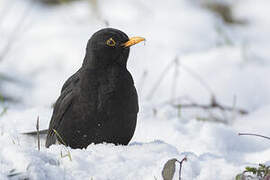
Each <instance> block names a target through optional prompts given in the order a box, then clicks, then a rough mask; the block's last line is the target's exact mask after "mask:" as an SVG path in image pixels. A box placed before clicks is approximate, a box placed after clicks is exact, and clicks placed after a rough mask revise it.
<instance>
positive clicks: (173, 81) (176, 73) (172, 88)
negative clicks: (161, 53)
mask: <svg viewBox="0 0 270 180" xmlns="http://www.w3.org/2000/svg"><path fill="white" fill-rule="evenodd" d="M174 63H175V68H174V74H173V80H172V87H171V99H172V101H171V102H172V103H173V101H174V99H175V92H177V85H178V84H177V80H178V76H179V65H180V62H179V59H178V57H175V60H174Z"/></svg>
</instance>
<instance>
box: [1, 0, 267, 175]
mask: <svg viewBox="0 0 270 180" xmlns="http://www.w3.org/2000/svg"><path fill="white" fill-rule="evenodd" d="M269 7H270V1H269V0H257V1H254V0H170V1H164V0H148V1H144V0H114V1H108V0H1V1H0V38H1V41H0V135H1V136H0V142H1V143H0V144H1V145H2V146H1V148H0V159H1V158H2V159H1V168H2V169H1V171H2V172H1V173H4V174H7V173H6V172H11V173H13V172H14V169H15V170H16V169H17V170H20V171H22V172H24V171H27V172H28V171H29V172H33V173H37V174H38V173H39V172H41V173H40V174H38V175H40V176H38V175H37V177H43V170H42V171H40V168H41V169H42V168H43V167H45V166H43V165H42V166H36V165H35V164H34V165H33V167H36V168H37V169H38V170H37V171H36V170H35V169H34V170H33V171H32V170H31V168H30V170H29V169H28V167H29V166H28V164H30V165H31V163H32V162H36V159H39V161H38V162H39V164H42V163H43V164H46V167H47V165H48V163H47V159H49V160H50V158H52V159H56V160H57V161H58V159H59V157H60V156H59V152H58V150H59V149H57V148H61V147H54V148H55V149H52V148H50V149H44V150H43V151H41V154H39V153H36V152H35V151H34V150H35V149H36V147H37V145H36V144H37V141H36V140H33V139H31V140H26V139H24V138H23V137H22V135H21V134H20V133H21V132H27V131H33V130H35V128H36V120H37V117H38V116H39V119H40V129H46V128H47V127H48V125H49V121H50V118H51V114H52V110H53V104H54V102H55V101H56V99H57V97H58V96H59V94H60V90H61V87H62V85H63V84H64V82H65V81H66V80H67V78H68V77H70V76H71V75H72V74H73V73H75V72H76V71H77V70H78V69H79V68H80V66H81V64H82V61H83V58H84V55H85V48H86V44H87V41H88V39H89V38H90V37H91V35H92V34H93V33H94V32H96V31H98V30H100V29H102V28H105V27H112V28H116V29H120V30H122V31H124V32H125V33H126V34H127V35H128V36H129V37H132V36H142V37H145V38H146V42H145V44H144V43H140V44H138V45H136V46H133V47H132V48H131V51H130V56H129V60H128V69H129V70H130V72H131V74H132V76H133V78H134V81H135V86H136V88H137V90H138V94H139V102H140V112H139V116H138V124H137V128H136V131H135V134H134V137H133V139H132V141H131V145H129V146H127V147H124V148H123V152H125V153H122V151H118V148H119V149H121V148H122V147H113V146H110V145H108V146H106V145H104V146H103V145H100V146H98V145H97V146H93V145H91V151H89V152H90V153H89V154H88V155H89V156H87V158H85V155H86V154H85V153H84V151H75V150H74V151H72V155H74V154H75V162H77V163H78V164H80V163H81V162H82V166H80V165H78V166H77V167H73V165H74V164H73V165H71V166H70V165H69V162H68V160H66V161H65V159H64V160H63V159H62V160H61V158H60V160H59V161H60V164H61V166H63V168H64V171H65V168H67V169H68V170H67V171H65V172H68V173H69V174H72V173H74V177H77V175H78V174H81V173H82V174H85V177H87V178H88V179H89V172H88V171H87V170H85V168H82V167H84V165H85V164H90V165H91V168H89V169H94V170H93V171H91V172H90V175H91V176H93V177H95V175H96V176H97V177H99V176H102V177H103V175H104V171H106V173H107V176H106V178H107V177H110V178H111V177H116V179H124V178H126V177H131V179H132V178H134V179H145V178H140V177H145V175H148V176H147V177H148V179H154V178H153V177H159V178H158V179H161V177H160V176H161V174H160V173H161V168H162V165H163V164H164V163H165V160H166V161H167V160H168V158H172V157H173V158H175V157H180V153H181V154H182V153H183V154H185V155H186V154H188V162H187V163H186V164H185V165H184V173H183V175H184V176H185V177H186V179H195V178H197V179H224V180H227V179H232V177H235V175H236V174H237V173H240V172H243V169H244V167H245V166H246V165H247V164H248V165H249V164H250V163H264V162H265V161H267V160H268V161H269V154H270V149H269V141H266V140H265V139H257V138H250V137H239V136H238V135H237V134H238V132H250V133H258V134H262V135H265V136H270V131H269V129H270V123H269V117H270V80H269V77H270V60H269V57H270V51H269V49H270V34H269V32H270V16H269V15H270V14H269ZM156 140H158V141H156ZM42 143H43V142H42ZM148 143H149V144H148ZM25 144H27V145H26V146H25ZM17 145H18V146H17ZM42 147H44V144H42ZM140 148H141V149H140ZM92 150H93V152H98V153H97V156H96V155H95V154H94V155H93V153H92ZM96 150H97V151H96ZM112 151H113V157H115V161H111V159H110V157H111V154H110V153H111V152H112ZM31 152H33V153H32V154H31ZM47 152H49V154H46V155H44V154H42V153H47ZM61 152H62V151H61ZM82 152H83V153H82ZM86 152H87V151H86ZM99 152H101V154H103V153H104V156H103V157H102V158H100V156H99ZM108 152H110V153H109V156H108V155H107V154H108ZM130 152H132V153H131V154H132V155H134V156H131V154H130ZM51 153H53V154H51ZM145 154H147V156H145ZM183 154H182V155H183ZM15 155H16V156H15ZM159 155H160V156H159ZM76 156H77V158H78V157H80V156H81V157H82V158H78V159H77V160H76ZM132 157H133V159H132ZM25 158H26V160H25ZM157 158H159V159H157ZM267 158H268V159H267ZM18 159H19V160H18ZM80 159H81V160H82V159H83V160H85V159H87V163H85V164H83V163H84V162H85V161H81V160H80ZM97 159H98V161H99V162H100V160H102V163H100V164H101V165H104V167H103V168H100V167H102V166H99V164H97V163H96V160H97ZM49 160H48V161H49ZM132 160H134V161H132ZM18 162H20V163H19V164H18ZM109 162H110V163H113V165H115V166H114V167H116V168H112V169H110V168H107V167H109V166H106V163H109ZM123 162H124V163H125V164H124V166H123ZM75 164H76V163H75ZM20 165H21V166H20ZM92 166H93V167H94V168H92ZM134 167H137V169H136V170H135V171H134ZM138 167H139V168H138ZM26 169H27V170H26ZM49 169H50V170H51V171H52V173H51V176H52V177H54V178H55V177H57V178H58V176H59V172H62V169H61V167H60V170H59V169H55V166H54V165H52V166H48V167H47V169H44V174H45V175H49V174H50V173H48V172H51V171H49ZM47 170H48V172H47ZM82 170H85V171H82ZM115 170H117V172H118V173H115ZM77 172H78V173H77ZM124 172H127V173H126V174H125V173H124ZM130 172H132V174H130ZM60 174H61V173H60ZM115 174H117V175H119V177H118V176H114V175H115ZM128 175H129V176H128ZM2 177H6V175H3V176H2ZM29 177H30V176H29ZM46 177H47V176H46ZM64 177H65V173H64ZM135 177H136V178H135ZM103 178H104V177H103ZM37 179H38V178H37ZM101 179H102V178H101ZM146 179H147V178H146Z"/></svg>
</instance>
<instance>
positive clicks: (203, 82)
mask: <svg viewBox="0 0 270 180" xmlns="http://www.w3.org/2000/svg"><path fill="white" fill-rule="evenodd" d="M181 67H182V68H183V69H184V70H185V71H186V72H187V73H189V74H190V75H191V76H192V77H193V78H194V79H196V80H197V81H198V82H199V83H200V84H201V85H202V86H203V87H204V88H205V89H206V90H208V91H209V93H210V94H211V95H212V96H214V91H213V90H212V89H211V87H210V86H209V85H208V84H207V83H206V82H205V81H204V79H203V78H202V77H201V76H200V75H199V74H198V73H196V72H195V71H193V70H192V69H191V68H189V67H187V66H185V65H183V64H181Z"/></svg>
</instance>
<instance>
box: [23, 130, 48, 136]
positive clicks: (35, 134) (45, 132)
mask: <svg viewBox="0 0 270 180" xmlns="http://www.w3.org/2000/svg"><path fill="white" fill-rule="evenodd" d="M22 134H24V135H28V136H37V134H38V132H37V131H31V132H25V133H22ZM39 134H41V135H43V134H48V129H43V130H41V131H39Z"/></svg>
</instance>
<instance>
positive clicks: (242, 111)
mask: <svg viewBox="0 0 270 180" xmlns="http://www.w3.org/2000/svg"><path fill="white" fill-rule="evenodd" d="M173 106H174V107H177V108H179V107H180V108H201V109H213V108H218V109H220V110H222V111H238V112H239V113H240V114H248V112H247V111H246V110H244V109H237V108H235V107H229V106H224V105H221V104H219V103H217V102H216V103H215V104H212V103H211V104H197V103H190V104H177V105H173Z"/></svg>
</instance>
